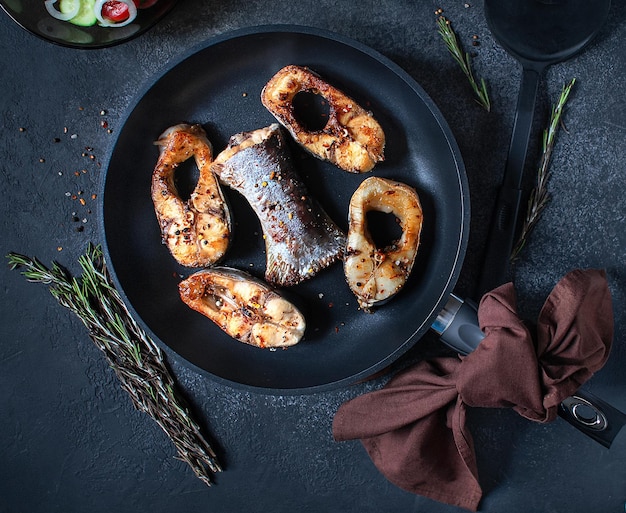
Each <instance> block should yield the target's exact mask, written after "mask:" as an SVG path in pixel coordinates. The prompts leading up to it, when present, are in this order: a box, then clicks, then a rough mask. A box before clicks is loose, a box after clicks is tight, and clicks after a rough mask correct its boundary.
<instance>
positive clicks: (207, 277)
mask: <svg viewBox="0 0 626 513" xmlns="http://www.w3.org/2000/svg"><path fill="white" fill-rule="evenodd" d="M178 290H179V293H180V297H181V299H182V300H183V302H184V303H185V304H187V305H188V306H189V307H190V308H192V309H194V310H196V311H197V312H200V313H201V314H203V315H204V316H206V317H208V318H209V319H211V320H212V321H213V322H214V323H215V324H217V325H218V326H219V327H220V328H221V329H222V330H223V331H224V332H225V333H226V334H228V335H230V336H231V337H233V338H234V339H236V340H239V341H241V342H245V343H246V344H250V345H253V346H257V347H261V348H270V349H272V348H278V347H282V348H286V347H289V346H293V345H295V344H297V343H298V342H299V341H300V339H301V338H302V337H303V335H304V331H305V329H306V322H305V319H304V316H303V315H302V313H301V312H300V311H299V310H298V309H297V308H296V307H295V306H294V305H293V304H292V303H291V302H290V301H288V300H287V299H285V298H284V297H283V296H281V295H280V294H279V293H278V292H277V291H275V290H274V289H272V288H271V287H270V286H269V285H267V284H266V283H264V282H263V281H261V280H259V279H258V278H255V277H254V276H252V275H250V274H248V273H246V272H244V271H240V270H239V269H234V268H231V267H213V268H211V269H205V270H202V271H198V272H196V273H195V274H192V275H191V276H189V277H188V278H186V279H185V280H183V281H182V282H180V284H179V286H178Z"/></svg>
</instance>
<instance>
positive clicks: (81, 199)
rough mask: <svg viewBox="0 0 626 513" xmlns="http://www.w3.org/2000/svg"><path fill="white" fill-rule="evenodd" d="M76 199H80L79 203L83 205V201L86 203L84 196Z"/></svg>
mask: <svg viewBox="0 0 626 513" xmlns="http://www.w3.org/2000/svg"><path fill="white" fill-rule="evenodd" d="M78 201H80V204H81V205H83V206H85V203H86V202H85V198H80V200H78Z"/></svg>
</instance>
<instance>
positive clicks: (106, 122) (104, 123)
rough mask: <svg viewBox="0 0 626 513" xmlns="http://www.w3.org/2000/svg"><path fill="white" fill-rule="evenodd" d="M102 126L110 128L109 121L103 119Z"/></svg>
mask: <svg viewBox="0 0 626 513" xmlns="http://www.w3.org/2000/svg"><path fill="white" fill-rule="evenodd" d="M100 126H101V127H102V128H109V123H108V121H107V120H106V119H103V120H102V121H100Z"/></svg>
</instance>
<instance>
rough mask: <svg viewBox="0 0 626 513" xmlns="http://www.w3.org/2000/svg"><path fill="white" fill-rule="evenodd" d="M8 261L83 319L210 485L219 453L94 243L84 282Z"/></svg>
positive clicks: (13, 256) (130, 389)
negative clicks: (129, 306)
mask: <svg viewBox="0 0 626 513" xmlns="http://www.w3.org/2000/svg"><path fill="white" fill-rule="evenodd" d="M7 259H8V261H9V265H10V267H11V268H12V269H20V270H21V273H22V275H23V276H24V277H25V278H26V279H27V280H28V281H31V282H36V283H43V284H45V285H48V286H49V288H50V293H51V294H52V295H53V296H54V297H55V298H56V299H57V301H58V302H59V303H60V304H61V305H63V306H65V307H66V308H69V309H70V310H71V311H72V312H74V313H75V314H76V315H77V316H78V317H79V318H80V319H81V321H82V322H83V324H84V325H85V326H86V327H87V329H88V330H89V336H90V338H91V340H92V341H93V342H94V344H95V345H96V346H97V347H98V348H99V349H100V350H101V351H102V352H103V353H104V356H105V358H106V359H107V361H108V363H109V365H110V367H111V368H112V369H113V371H114V372H115V374H116V375H117V377H118V379H119V381H120V385H121V387H122V388H123V389H124V390H126V392H127V393H128V394H129V396H130V398H131V401H132V403H133V405H134V407H135V408H137V409H138V410H140V411H143V412H144V413H146V414H148V415H149V416H150V417H152V419H153V420H154V421H155V422H156V423H157V424H158V425H159V426H160V427H161V429H163V431H164V432H165V433H166V434H167V435H168V437H169V438H170V439H171V440H172V442H173V444H174V446H175V447H176V449H177V452H178V458H179V459H180V460H182V461H184V462H186V463H187V464H188V465H189V466H190V467H191V469H192V470H193V472H194V473H195V475H196V476H197V477H198V478H199V479H200V480H201V481H203V482H204V483H205V484H207V485H211V484H212V475H213V473H216V472H220V471H221V470H222V468H221V466H220V464H219V462H218V460H217V457H216V455H215V452H214V451H213V449H212V448H211V446H210V444H209V443H208V442H207V440H206V439H205V438H204V436H203V435H202V433H201V431H200V427H199V426H198V424H197V423H196V421H195V420H194V419H193V418H192V415H191V413H190V412H189V409H188V407H187V405H186V404H185V401H184V400H183V399H182V396H181V395H180V393H179V392H178V391H177V388H176V386H175V382H174V378H173V376H172V374H171V372H170V370H169V368H168V367H167V365H166V363H165V360H164V358H163V355H162V353H161V350H160V349H159V347H158V346H157V345H156V344H155V343H154V341H153V340H152V339H150V337H148V335H147V334H146V333H145V331H144V330H142V329H141V328H140V327H139V325H138V324H137V323H136V322H135V321H134V319H133V318H132V316H131V315H130V313H129V312H128V309H127V308H126V306H125V304H124V302H123V301H122V299H121V297H120V295H119V294H118V292H117V290H116V289H115V287H114V285H113V283H112V282H111V279H110V276H109V274H108V271H107V268H106V263H105V261H104V257H103V254H102V249H101V248H100V246H94V245H92V244H90V245H89V247H88V249H87V251H86V253H85V254H84V255H82V256H81V257H80V258H79V264H80V267H81V269H82V275H81V277H80V278H75V277H72V276H71V275H70V274H69V273H68V272H67V271H66V270H65V269H63V268H62V267H61V266H60V265H58V264H57V263H53V264H52V266H51V268H50V269H48V268H47V267H46V266H45V265H43V264H42V263H41V262H40V261H39V260H37V259H36V258H29V257H26V256H24V255H20V254H17V253H9V254H8V255H7Z"/></svg>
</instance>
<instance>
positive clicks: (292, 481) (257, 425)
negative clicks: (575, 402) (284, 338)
mask: <svg viewBox="0 0 626 513" xmlns="http://www.w3.org/2000/svg"><path fill="white" fill-rule="evenodd" d="M336 4H338V3H337V2H331V1H326V0H320V1H318V2H315V4H313V5H306V6H304V5H301V4H298V3H295V2H283V1H280V0H279V1H275V2H272V3H267V2H246V3H244V2H229V3H221V2H214V1H211V2H201V1H199V0H196V1H193V0H188V1H183V2H181V3H180V5H179V6H177V7H176V8H175V10H174V11H172V13H170V15H168V16H167V17H166V18H165V19H164V20H163V21H162V22H161V23H160V24H159V25H157V26H156V27H154V28H153V29H152V30H150V31H148V32H147V33H145V34H144V35H142V36H141V37H140V38H138V39H135V40H132V41H130V42H128V43H125V44H123V45H120V46H116V47H112V48H109V49H103V50H75V49H66V48H62V47H59V46H55V45H52V44H49V43H46V42H44V41H42V40H39V39H37V38H36V37H34V36H32V35H30V34H29V33H27V32H25V31H24V30H22V29H21V28H19V27H18V26H16V25H15V24H13V23H12V22H11V21H10V20H9V18H8V17H7V16H6V15H4V13H0V14H2V16H0V67H1V69H2V81H1V82H0V84H1V85H0V91H1V93H2V94H1V95H0V113H1V114H0V115H1V118H0V125H1V127H2V144H1V145H0V172H1V174H0V180H1V184H2V193H1V194H2V198H3V201H2V203H1V206H0V208H1V209H2V212H1V215H0V219H1V223H2V224H1V230H2V242H1V248H2V254H3V255H4V254H6V253H7V252H9V251H17V252H21V253H26V254H29V255H35V256H37V257H39V258H40V259H41V260H42V261H44V262H46V263H48V262H50V261H51V260H53V259H54V260H58V261H59V262H61V263H62V264H64V265H66V266H67V267H68V268H70V270H75V269H76V259H77V257H78V256H79V255H80V254H81V253H82V252H83V251H84V249H85V247H86V244H87V242H88V241H93V242H98V233H99V232H98V229H97V226H98V222H99V220H98V219H97V216H96V215H95V214H96V211H97V208H96V202H97V201H98V198H97V197H96V198H95V199H93V198H92V194H96V193H97V191H98V188H99V181H100V179H101V175H102V172H103V168H102V167H101V165H100V164H102V165H103V166H104V165H105V163H106V157H107V155H108V153H109V152H110V151H111V145H112V141H113V140H114V136H113V134H108V133H107V131H106V130H105V129H104V128H103V127H102V126H101V121H104V120H106V121H107V122H108V124H109V126H110V128H111V129H112V130H113V131H115V130H117V129H119V128H120V123H121V119H122V116H123V114H124V112H125V110H126V108H127V107H128V106H129V105H130V104H131V103H132V102H133V100H134V95H135V93H136V92H137V91H138V90H139V89H141V88H142V87H143V86H144V85H145V84H147V83H148V82H149V81H150V80H151V77H152V76H153V75H154V74H155V73H158V72H159V71H161V70H163V69H164V68H165V67H166V66H167V63H168V61H169V60H170V59H177V58H178V57H180V56H181V55H183V54H184V53H185V52H187V51H188V49H189V48H192V47H194V46H196V45H197V44H199V43H200V42H202V41H203V40H205V39H207V38H209V37H211V36H214V35H217V34H221V33H223V32H225V31H228V30H231V29H236V28H241V27H246V26H252V25H261V24H267V23H296V24H303V25H311V26H315V27H323V28H327V29H330V30H334V31H337V32H339V33H341V34H343V35H345V36H349V37H352V38H354V39H356V40H358V41H360V42H362V43H364V44H367V45H369V46H371V47H373V48H374V49H376V50H378V51H380V52H381V53H383V54H384V55H386V56H387V57H389V58H391V59H392V60H394V61H395V62H396V63H397V64H399V65H400V66H402V67H403V68H404V69H405V70H406V71H407V72H408V73H409V74H410V75H412V76H413V77H414V78H415V79H416V80H417V81H418V82H419V83H420V84H421V85H422V87H423V88H424V89H425V91H426V92H427V93H428V94H429V95H431V97H432V98H433V100H434V101H435V103H436V104H437V105H438V106H439V108H440V109H441V111H442V112H443V114H444V116H445V117H446V119H447V120H448V122H449V124H450V125H451V127H452V130H453V132H454V134H455V137H456V138H457V142H458V144H459V146H460V149H461V152H462V154H463V158H464V160H465V164H466V168H467V173H468V179H469V183H470V192H471V201H472V216H473V217H472V233H471V237H470V241H469V248H468V254H467V257H466V260H465V265H464V268H463V272H462V274H461V277H460V280H459V283H458V286H457V289H456V290H457V292H459V293H460V294H464V293H465V292H467V291H468V290H471V288H472V286H473V285H474V284H475V281H476V279H477V276H478V274H479V271H480V262H481V248H482V245H483V243H484V240H485V237H486V232H487V226H488V222H489V215H490V210H491V206H492V202H493V198H494V193H495V189H496V186H497V183H498V180H499V177H500V175H501V172H502V169H503V167H504V160H505V157H506V151H507V147H508V142H509V135H510V130H511V124H512V120H513V111H514V108H515V99H516V93H517V90H518V82H519V77H520V70H519V67H518V66H517V64H516V63H515V62H514V61H513V60H512V59H511V58H510V57H509V56H507V55H506V53H505V52H504V51H503V50H502V49H500V48H498V47H497V46H496V45H495V43H494V41H493V40H492V38H491V36H490V34H489V32H488V30H487V27H486V23H485V21H484V19H483V16H482V8H481V5H480V3H476V4H473V3H472V2H470V4H471V5H470V6H469V7H465V6H464V4H463V3H462V2H456V1H455V2H452V1H444V2H441V3H433V2H422V3H419V4H418V3H414V2H408V1H393V2H392V1H383V2H373V1H365V2H360V3H359V4H358V8H356V7H353V5H355V4H351V3H348V2H343V3H341V4H339V5H336ZM614 4H615V5H614V6H613V8H612V11H611V16H610V18H609V22H608V24H607V25H606V26H605V28H604V29H603V30H602V32H601V33H600V34H599V36H598V37H597V38H596V39H595V40H594V41H593V43H592V44H591V46H589V47H588V48H587V49H586V50H585V52H584V53H583V54H581V55H580V56H578V57H576V58H575V59H573V60H571V61H568V62H566V63H562V64H559V65H556V66H554V67H553V68H551V69H550V70H549V71H548V73H547V75H546V80H545V81H544V83H543V85H542V87H541V88H540V94H539V105H538V108H537V115H536V121H537V123H536V124H537V128H540V127H542V126H543V124H544V123H545V120H546V116H547V111H548V106H549V103H550V102H552V101H554V99H555V98H556V96H557V94H558V92H559V90H560V88H561V86H562V84H563V83H565V82H566V81H567V80H569V79H570V78H572V77H576V78H577V79H578V83H577V85H576V87H575V91H574V93H573V97H572V98H571V100H570V102H569V104H568V110H567V113H566V116H565V126H566V128H567V132H565V131H561V133H560V134H559V138H558V143H557V147H556V150H555V153H554V156H553V163H552V167H551V169H552V172H553V174H552V177H551V181H550V189H551V191H552V201H551V203H550V205H549V207H548V209H547V211H546V212H545V214H544V216H543V218H542V220H541V222H540V224H539V226H538V227H537V229H536V231H535V232H534V234H533V237H532V239H531V242H530V243H529V246H528V247H527V249H526V250H525V252H524V253H523V255H522V258H521V260H520V261H519V263H518V265H517V267H516V269H515V281H516V284H517V286H518V292H519V299H520V306H521V308H522V310H523V312H524V313H525V315H526V316H528V317H529V318H532V316H534V315H536V313H537V312H538V310H539V308H540V306H541V303H542V302H543V299H544V298H545V296H546V295H547V294H548V292H549V290H550V289H551V288H552V286H553V285H554V284H555V283H556V281H557V280H558V279H559V278H560V277H561V276H562V275H563V274H565V273H566V272H567V271H569V270H570V269H572V268H576V267H583V268H584V267H602V268H605V269H606V270H607V274H608V278H609V284H610V287H611V292H612V293H613V298H614V305H615V327H616V331H615V343H614V349H613V353H612V355H611V358H610V359H609V361H608V363H607V364H606V366H605V368H604V369H603V370H602V371H600V372H599V373H598V374H597V375H596V376H594V378H593V379H592V380H591V381H590V382H589V384H588V385H587V387H588V388H589V389H590V390H591V391H593V392H594V393H596V394H597V395H599V396H601V397H602V398H603V399H605V400H607V401H609V402H611V403H613V404H614V405H615V406H617V407H619V408H620V409H621V410H624V411H626V395H625V394H624V391H625V390H626V372H624V366H625V364H626V349H625V345H624V339H625V335H626V333H625V329H626V328H625V327H626V315H625V314H624V309H623V307H622V305H623V304H624V301H625V300H626V297H625V296H626V269H625V267H624V265H625V262H626V258H625V256H626V230H625V229H624V227H625V223H626V217H625V212H626V200H625V199H624V192H625V189H626V186H625V185H624V174H625V171H626V169H625V165H624V160H623V159H624V155H626V97H625V95H624V93H623V90H622V89H623V87H622V86H623V84H624V82H625V81H626V13H625V9H624V7H623V3H621V2H617V1H616V2H614ZM438 7H442V8H443V9H444V10H445V14H446V15H447V16H448V17H449V18H450V19H451V20H452V21H453V23H454V26H455V27H456V29H457V31H458V33H459V35H460V36H461V37H462V38H463V41H464V43H465V44H466V47H467V48H470V49H471V50H472V51H473V52H475V53H476V59H475V61H474V62H475V66H476V70H477V73H478V74H479V75H480V76H484V77H485V78H486V79H487V81H488V83H489V85H490V91H491V97H492V102H493V105H494V108H493V111H492V112H491V113H490V114H487V113H485V112H484V111H482V110H481V109H480V108H479V107H478V106H476V105H475V104H474V102H473V100H472V98H471V96H470V93H469V90H468V86H467V83H466V81H465V79H464V78H463V77H462V76H460V72H459V70H458V68H457V66H456V64H455V63H454V62H453V61H452V60H451V58H450V56H449V55H448V54H447V52H446V50H445V48H444V47H443V44H442V42H441V40H440V39H439V37H438V35H437V32H436V28H435V24H434V22H435V16H434V14H433V12H434V10H435V9H436V8H438ZM474 34H476V35H478V36H479V41H480V46H477V47H475V48H474V47H472V46H471V38H472V35H474ZM172 93H173V94H174V93H175V91H173V92H172ZM102 110H105V111H106V114H105V115H101V114H100V112H101V111H102ZM20 127H24V128H25V129H26V130H25V131H23V132H20V131H19V128H20ZM65 127H67V133H64V132H65V130H64V128H65ZM74 134H75V135H76V137H75V138H72V136H73V135H74ZM55 138H59V139H60V140H59V142H54V141H55ZM86 147H89V148H90V149H89V150H85V148H86ZM530 148H531V150H530V155H529V157H530V158H529V171H530V176H532V174H533V171H534V169H535V167H536V165H535V163H536V158H537V149H538V148H539V143H538V133H537V131H535V132H534V133H533V140H532V141H531V146H530ZM82 153H89V154H93V155H94V156H95V159H94V160H91V159H90V158H89V157H88V156H83V155H82ZM40 159H43V160H44V162H40ZM79 193H80V194H79ZM72 195H77V196H79V197H82V198H84V199H85V203H86V204H85V205H84V206H83V205H81V204H80V203H79V201H78V199H72ZM79 228H80V230H79ZM0 272H1V273H2V277H1V282H2V288H3V294H2V310H1V315H2V326H1V328H0V342H1V346H0V397H1V401H2V403H1V406H0V411H1V412H2V420H3V422H2V428H1V431H0V454H1V455H2V466H1V468H0V483H1V484H0V511H2V512H3V513H4V512H11V513H14V512H15V513H17V512H21V511H29V512H44V511H45V512H55V511H62V512H68V511H92V512H100V511H102V512H109V511H120V512H126V511H129V512H130V511H189V510H193V511H216V512H225V513H229V512H236V511H265V510H271V511H278V512H283V511H285V512H287V511H303V512H305V511H311V512H322V511H345V512H352V511H354V512H357V511H358V512H369V511H372V512H373V511H377V512H378V511H392V512H396V511H397V512H399V511H428V512H439V511H441V512H444V511H456V509H455V508H451V507H446V506H444V505H440V504H438V503H435V502H432V501H429V500H426V499H423V498H420V497H414V496H412V495H410V494H407V493H405V492H402V491H401V490H398V489H396V488H395V487H394V486H392V485H391V484H389V483H388V482H386V481H385V480H384V478H382V477H381V476H380V475H379V474H378V472H377V471H376V469H375V468H374V467H373V466H372V464H371V463H370V461H369V459H368V457H367V455H366V454H365V452H364V451H363V449H362V447H361V445H360V444H359V443H357V442H350V443H341V444H338V443H335V442H333V440H332V436H331V422H332V417H333V414H334V412H335V411H336V409H337V408H338V406H339V405H340V404H341V403H342V402H343V401H345V400H347V399H349V398H351V397H354V396H355V395H357V394H360V393H362V392H364V391H367V390H370V389H373V388H376V387H379V386H381V385H382V384H383V383H384V382H385V379H386V377H381V378H379V379H377V380H373V381H370V382H369V383H365V384H359V385H355V386H352V387H348V388H344V389H341V390H338V391H334V392H327V393H323V394H315V395H309V396H287V397H281V396H269V395H258V394H254V393H249V392H242V391H240V390H235V389H231V388H229V387H227V386H224V385H221V384H216V383H214V382H212V381H210V380H209V379H207V378H205V377H203V376H200V375H198V374H196V373H195V372H194V371H193V370H190V369H189V368H187V367H186V366H185V365H184V364H183V362H181V361H179V360H178V359H177V358H176V357H174V356H171V355H170V356H171V357H170V363H171V365H172V367H173V369H174V372H175V374H176V377H177V380H178V382H179V383H180V385H181V387H182V388H183V389H184V390H185V391H186V392H187V394H188V397H189V399H190V401H191V403H192V404H193V406H194V407H195V410H196V412H197V413H198V416H199V418H200V419H201V422H202V424H203V425H204V426H205V427H206V430H207V432H208V433H210V436H211V437H212V439H213V440H214V443H215V445H216V446H217V447H218V450H219V453H220V457H221V459H222V460H223V462H224V465H225V467H226V469H227V470H226V471H225V472H224V473H222V474H220V475H219V476H218V477H217V479H216V486H214V487H212V488H211V489H207V488H206V487H205V486H204V485H203V484H202V483H201V482H200V481H198V480H197V479H196V478H195V477H194V476H193V475H192V474H191V472H190V471H189V469H188V468H187V467H186V466H185V465H184V464H183V463H181V462H179V461H178V460H176V459H175V458H174V456H175V454H174V450H173V447H172V445H171V444H170V442H169V440H168V439H167V438H166V437H165V435H163V434H162V433H161V431H160V430H159V429H158V427H157V426H156V425H155V424H154V423H152V421H151V420H150V419H148V418H147V417H146V416H145V415H143V414H141V413H138V412H136V411H134V410H133V408H132V406H131V403H130V401H129V399H128V397H127V396H126V394H125V392H123V391H122V390H121V389H120V388H119V386H118V383H117V381H116V378H115V377H114V375H113V373H112V371H111V370H110V369H108V368H107V366H106V364H105V363H104V360H103V358H102V356H101V355H100V354H99V352H98V351H97V349H95V347H94V346H93V345H92V344H91V342H90V341H89V339H88V337H87V334H86V332H85V330H84V328H83V326H82V325H81V324H80V322H79V321H78V320H77V319H75V318H74V317H72V316H71V314H70V313H69V312H67V311H65V310H64V309H62V308H61V307H60V306H58V305H57V304H56V302H55V300H54V299H53V298H52V297H51V296H50V294H49V293H48V292H47V290H46V288H45V287H43V286H38V285H32V284H28V283H26V282H25V280H24V279H23V277H21V276H20V275H19V274H18V273H17V272H14V271H9V270H8V269H7V268H6V266H3V267H2V270H1V271H0ZM437 351H439V347H438V346H437V344H436V343H435V342H434V341H432V340H430V339H429V338H428V337H427V338H426V339H425V340H423V341H422V343H420V344H418V345H417V346H416V347H415V348H414V349H413V350H412V351H411V352H410V354H408V355H407V356H406V357H405V358H404V359H403V361H402V362H400V365H402V364H403V363H406V362H409V361H411V359H414V358H420V357H422V356H423V355H424V354H426V353H433V352H437ZM471 426H472V430H473V433H474V437H475V445H476V449H477V453H478V460H479V472H480V478H481V482H482V484H483V486H484V490H485V497H484V499H483V502H482V504H481V510H483V511H493V512H496V511H497V512H500V511H508V512H513V511H520V512H521V511H524V512H526V511H542V512H562V511H567V512H568V513H574V512H587V511H591V510H595V511H602V512H605V511H606V512H610V511H616V512H617V511H623V509H624V503H625V501H626V435H625V434H624V433H622V434H621V435H620V437H619V438H618V439H617V441H616V442H615V443H614V445H613V447H612V448H611V449H610V450H607V449H605V448H603V447H601V446H600V445H599V444H597V443H595V442H593V441H592V440H590V439H589V438H586V437H584V436H583V435H582V434H580V433H578V432H577V431H576V430H574V429H573V428H572V427H571V426H569V425H568V424H566V423H565V422H563V421H561V420H557V421H556V422H554V423H551V424H549V425H536V424H532V423H530V422H528V421H526V420H523V419H521V418H520V417H518V416H516V415H515V414H514V413H513V412H510V411H506V410H474V411H472V412H471Z"/></svg>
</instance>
